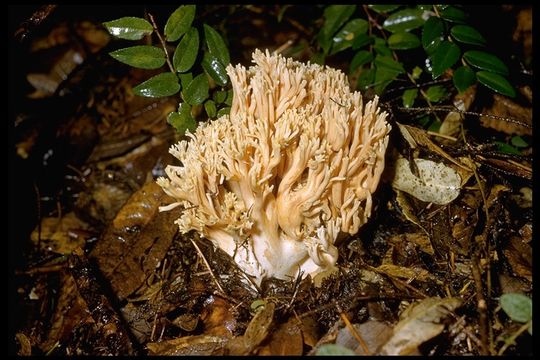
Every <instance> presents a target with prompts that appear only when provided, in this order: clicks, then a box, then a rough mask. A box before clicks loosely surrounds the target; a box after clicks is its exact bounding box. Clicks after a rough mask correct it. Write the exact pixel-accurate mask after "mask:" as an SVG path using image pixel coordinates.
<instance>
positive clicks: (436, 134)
mask: <svg viewBox="0 0 540 360" xmlns="http://www.w3.org/2000/svg"><path fill="white" fill-rule="evenodd" d="M427 133H428V134H429V135H432V136H438V137H442V138H443V139H447V140H452V141H457V138H455V137H453V136H450V135H444V134H439V133H436V132H433V131H429V130H428V131H427Z"/></svg>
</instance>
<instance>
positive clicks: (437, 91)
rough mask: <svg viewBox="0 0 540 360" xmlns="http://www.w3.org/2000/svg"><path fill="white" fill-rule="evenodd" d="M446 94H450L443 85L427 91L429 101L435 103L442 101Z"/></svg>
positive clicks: (431, 87)
mask: <svg viewBox="0 0 540 360" xmlns="http://www.w3.org/2000/svg"><path fill="white" fill-rule="evenodd" d="M446 94H448V92H447V91H446V89H445V88H444V87H442V86H441V85H435V86H430V87H429V88H428V89H427V91H426V97H427V99H428V100H429V101H431V102H433V103H438V102H439V101H441V100H442V99H443V98H444V96H445V95H446Z"/></svg>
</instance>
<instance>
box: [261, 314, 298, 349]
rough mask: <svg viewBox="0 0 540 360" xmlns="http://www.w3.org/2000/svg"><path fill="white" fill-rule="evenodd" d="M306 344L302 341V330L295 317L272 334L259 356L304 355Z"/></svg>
mask: <svg viewBox="0 0 540 360" xmlns="http://www.w3.org/2000/svg"><path fill="white" fill-rule="evenodd" d="M303 352H304V342H303V340H302V328H301V325H300V324H298V320H296V318H295V317H294V316H293V317H291V318H289V320H288V321H287V322H286V323H284V324H281V325H279V326H278V328H277V329H276V330H275V331H273V332H272V334H271V335H270V337H269V339H268V341H266V345H264V346H262V347H261V348H260V349H259V351H258V353H257V355H290V356H295V355H302V353H303Z"/></svg>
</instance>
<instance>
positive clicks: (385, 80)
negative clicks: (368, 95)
mask: <svg viewBox="0 0 540 360" xmlns="http://www.w3.org/2000/svg"><path fill="white" fill-rule="evenodd" d="M375 61H377V59H375ZM398 64H399V63H398ZM398 75H399V73H397V72H396V71H393V70H392V69H390V68H387V67H386V66H384V67H376V69H375V79H374V81H373V90H375V93H376V94H377V95H381V94H382V93H383V92H384V90H385V89H386V87H387V86H388V85H390V83H391V82H392V81H393V80H394V79H395V78H396V77H397V76H398Z"/></svg>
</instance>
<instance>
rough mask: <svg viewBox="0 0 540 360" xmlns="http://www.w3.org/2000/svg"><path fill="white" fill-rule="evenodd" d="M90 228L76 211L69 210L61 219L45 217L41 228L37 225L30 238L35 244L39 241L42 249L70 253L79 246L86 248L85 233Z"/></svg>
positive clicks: (64, 253)
mask: <svg viewBox="0 0 540 360" xmlns="http://www.w3.org/2000/svg"><path fill="white" fill-rule="evenodd" d="M88 229H89V226H88V225H87V224H86V223H85V222H84V221H82V220H80V219H79V218H78V217H77V216H76V215H75V213H73V212H69V213H67V214H65V215H64V216H62V218H61V219H58V218H57V217H46V218H43V219H42V220H41V228H40V227H39V226H37V227H36V228H35V229H34V231H32V234H31V235H30V238H31V239H32V241H33V242H34V243H35V244H37V243H38V242H39V245H40V247H41V249H44V250H48V251H53V252H55V253H58V254H63V255H69V254H71V253H72V252H73V251H74V250H75V249H77V248H79V247H80V248H84V245H85V243H86V238H85V237H84V236H83V235H84V234H86V230H88ZM39 231H41V234H39ZM38 240H41V241H38Z"/></svg>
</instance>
